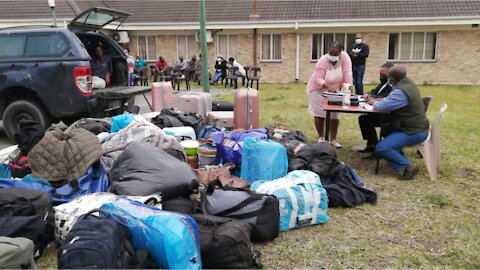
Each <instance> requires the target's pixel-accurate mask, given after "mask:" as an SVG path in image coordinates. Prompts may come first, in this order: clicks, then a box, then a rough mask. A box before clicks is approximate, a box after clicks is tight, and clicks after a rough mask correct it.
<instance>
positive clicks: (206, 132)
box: [198, 125, 225, 139]
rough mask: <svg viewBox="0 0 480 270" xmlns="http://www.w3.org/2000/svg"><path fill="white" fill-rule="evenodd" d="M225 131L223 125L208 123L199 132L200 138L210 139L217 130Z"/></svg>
mask: <svg viewBox="0 0 480 270" xmlns="http://www.w3.org/2000/svg"><path fill="white" fill-rule="evenodd" d="M223 131H225V128H223V127H219V126H216V125H207V126H204V127H203V128H202V129H201V130H200V132H199V133H198V138H199V139H201V138H204V139H208V138H210V137H211V136H213V134H214V133H215V132H223Z"/></svg>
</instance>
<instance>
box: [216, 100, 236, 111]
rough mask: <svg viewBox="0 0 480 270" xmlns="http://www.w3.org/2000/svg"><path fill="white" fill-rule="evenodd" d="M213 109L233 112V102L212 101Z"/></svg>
mask: <svg viewBox="0 0 480 270" xmlns="http://www.w3.org/2000/svg"><path fill="white" fill-rule="evenodd" d="M212 111H216V112H233V103H231V102H228V101H218V100H217V101H215V100H214V101H212Z"/></svg>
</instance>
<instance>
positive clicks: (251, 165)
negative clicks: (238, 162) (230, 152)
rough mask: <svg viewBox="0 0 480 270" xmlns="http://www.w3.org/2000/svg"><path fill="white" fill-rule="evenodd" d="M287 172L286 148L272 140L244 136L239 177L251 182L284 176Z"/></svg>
mask: <svg viewBox="0 0 480 270" xmlns="http://www.w3.org/2000/svg"><path fill="white" fill-rule="evenodd" d="M287 172H288V157H287V149H286V148H285V147H284V146H283V145H281V144H279V143H277V142H274V141H271V140H262V139H260V138H258V137H256V138H245V140H244V141H243V151H242V166H241V173H240V178H242V179H245V180H247V181H248V182H249V183H253V182H255V181H257V180H272V179H277V178H280V177H284V176H285V175H287Z"/></svg>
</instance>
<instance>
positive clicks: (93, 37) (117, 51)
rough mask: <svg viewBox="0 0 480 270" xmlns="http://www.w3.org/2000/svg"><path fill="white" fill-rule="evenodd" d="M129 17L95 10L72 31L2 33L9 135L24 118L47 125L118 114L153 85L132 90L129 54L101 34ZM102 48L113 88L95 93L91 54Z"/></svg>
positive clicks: (0, 101) (0, 111)
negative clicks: (127, 58) (114, 23)
mask: <svg viewBox="0 0 480 270" xmlns="http://www.w3.org/2000/svg"><path fill="white" fill-rule="evenodd" d="M128 15H129V14H128V13H125V12H120V11H116V10H111V9H105V8H92V9H89V10H86V11H84V12H82V13H81V14H80V15H78V16H77V17H76V18H75V19H73V20H72V21H71V22H70V24H69V26H68V28H58V27H45V26H44V27H23V28H7V29H1V30H0V118H1V119H2V120H3V127H4V130H5V133H6V135H7V136H8V137H9V138H10V139H12V140H13V134H14V133H15V131H16V130H17V128H18V123H19V122H20V121H21V120H22V119H33V120H36V121H37V122H39V123H42V124H43V125H44V126H45V127H48V126H50V124H51V123H56V122H59V121H63V122H65V123H71V122H72V121H74V120H76V119H78V118H80V117H84V116H105V115H108V114H115V113H119V112H121V111H123V110H125V109H126V105H125V104H126V103H127V102H128V103H129V104H130V105H131V101H132V99H133V97H134V96H135V95H138V94H143V93H145V92H148V91H149V89H148V87H144V86H133V87H131V86H130V87H129V86H128V68H127V61H126V57H127V56H126V55H125V54H124V52H123V50H122V48H121V47H120V46H119V45H118V44H117V43H116V42H115V41H114V40H113V39H112V38H110V37H109V36H107V35H106V34H104V33H102V32H100V30H101V29H102V28H103V27H104V26H106V25H107V24H110V23H112V22H116V23H117V24H119V23H121V22H123V21H124V20H125V18H126V17H127V16H128ZM98 45H101V46H102V47H103V48H104V52H105V55H108V56H109V57H110V58H111V61H112V74H111V79H110V80H111V84H110V86H109V87H107V88H105V89H102V90H101V91H96V90H95V89H94V90H92V70H91V67H90V61H89V60H90V59H91V55H94V52H95V47H96V46H98Z"/></svg>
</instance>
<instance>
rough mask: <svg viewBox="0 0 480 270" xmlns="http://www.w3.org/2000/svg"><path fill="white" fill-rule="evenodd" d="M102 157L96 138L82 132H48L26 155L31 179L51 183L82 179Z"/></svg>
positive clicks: (80, 130) (80, 129) (76, 130)
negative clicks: (34, 178) (40, 179)
mask: <svg viewBox="0 0 480 270" xmlns="http://www.w3.org/2000/svg"><path fill="white" fill-rule="evenodd" d="M101 156H102V146H101V145H100V141H99V140H98V139H97V136H95V135H94V134H93V133H91V132H89V131H88V130H86V129H83V128H78V129H73V130H70V131H67V132H64V131H61V130H51V131H48V132H47V133H45V136H44V137H43V138H42V140H40V141H39V142H38V143H37V144H36V145H35V146H34V147H33V148H32V150H30V152H29V153H28V158H29V159H30V167H31V169H32V174H33V176H35V177H37V178H43V179H47V180H48V181H52V182H55V181H62V180H73V179H76V178H79V177H81V176H83V175H85V173H86V172H87V169H88V168H89V167H90V166H91V165H92V164H93V163H94V162H96V161H97V160H99V159H100V157H101Z"/></svg>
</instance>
